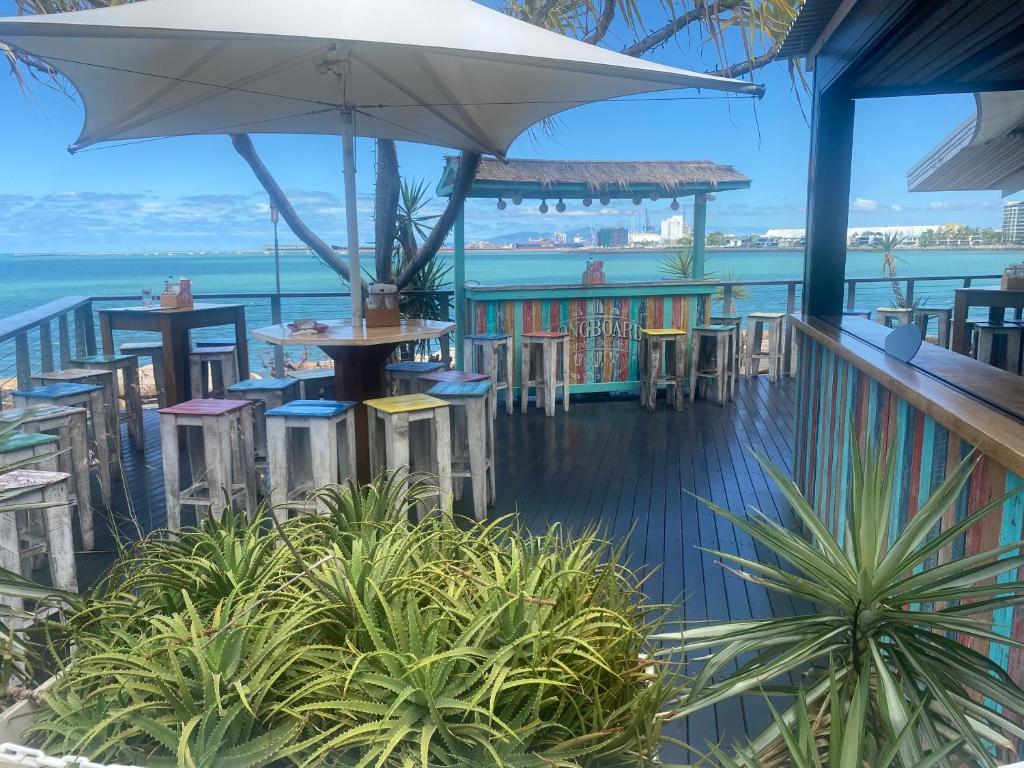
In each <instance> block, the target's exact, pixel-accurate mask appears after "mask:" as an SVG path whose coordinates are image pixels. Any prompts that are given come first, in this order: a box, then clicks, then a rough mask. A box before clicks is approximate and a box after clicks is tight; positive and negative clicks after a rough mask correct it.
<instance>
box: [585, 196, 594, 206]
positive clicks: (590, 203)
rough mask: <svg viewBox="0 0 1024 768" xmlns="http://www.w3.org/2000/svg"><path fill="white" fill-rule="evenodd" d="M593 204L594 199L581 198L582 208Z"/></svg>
mask: <svg viewBox="0 0 1024 768" xmlns="http://www.w3.org/2000/svg"><path fill="white" fill-rule="evenodd" d="M593 203H594V198H592V197H584V198H583V207H584V208H589V207H590V206H591V205H593Z"/></svg>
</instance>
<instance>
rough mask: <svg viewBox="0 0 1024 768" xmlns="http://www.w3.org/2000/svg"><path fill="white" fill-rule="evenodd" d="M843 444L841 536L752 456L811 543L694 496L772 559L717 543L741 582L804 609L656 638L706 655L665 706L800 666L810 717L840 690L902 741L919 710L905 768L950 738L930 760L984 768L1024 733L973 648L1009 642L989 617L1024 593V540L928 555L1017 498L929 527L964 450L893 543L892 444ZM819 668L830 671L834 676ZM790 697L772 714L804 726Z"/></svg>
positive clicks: (766, 685) (1018, 692) (779, 736)
mask: <svg viewBox="0 0 1024 768" xmlns="http://www.w3.org/2000/svg"><path fill="white" fill-rule="evenodd" d="M854 453H855V460H854V462H853V468H852V481H851V484H850V491H851V496H850V503H849V508H848V512H847V514H846V520H845V526H844V534H843V536H842V538H837V537H836V536H834V535H833V534H832V533H831V532H830V531H829V530H828V529H827V528H826V526H825V525H824V524H823V523H822V521H821V518H820V517H819V515H818V514H817V512H816V511H815V510H814V508H813V507H812V505H811V504H810V503H809V502H808V501H807V500H806V499H805V498H804V497H803V495H802V494H801V493H800V491H799V489H798V488H797V486H796V485H795V483H793V481H792V480H790V479H789V478H787V477H786V476H785V475H784V474H783V473H782V471H780V470H779V469H778V468H776V467H774V466H772V465H771V464H770V462H769V461H768V460H767V458H766V457H764V456H763V455H758V461H759V462H760V463H761V464H762V466H764V468H765V471H766V472H767V473H768V475H769V476H770V477H771V478H772V480H773V482H774V483H775V485H776V486H777V487H778V488H779V490H780V491H781V492H782V494H783V495H784V496H785V498H786V500H787V501H788V502H789V505H790V506H791V508H792V510H793V512H794V514H795V516H796V518H797V519H798V520H799V522H800V524H801V525H802V526H803V529H804V532H805V533H806V534H807V536H808V538H805V537H804V536H802V535H801V534H800V533H797V532H794V531H792V530H789V529H787V528H785V527H783V526H781V525H779V524H778V523H775V522H774V521H772V520H770V519H769V518H767V517H766V516H765V515H763V514H761V513H760V512H757V511H754V512H753V513H752V514H750V515H738V514H735V513H733V512H730V511H729V510H726V509H723V508H722V507H720V506H718V505H716V504H714V503H712V502H709V501H705V502H704V503H705V504H707V505H708V506H709V507H710V508H711V509H713V510H714V511H715V512H716V513H717V514H718V515H720V516H722V517H723V518H725V519H726V520H728V521H729V522H730V523H732V524H733V525H734V526H736V527H737V528H739V529H741V530H743V531H745V532H746V533H747V534H749V535H750V536H751V537H752V538H753V539H754V540H755V541H757V542H759V543H761V544H763V545H765V546H766V547H767V548H769V549H771V550H772V551H773V552H775V553H776V554H777V555H778V557H779V558H780V559H781V560H782V561H783V562H784V565H783V566H782V567H779V566H775V565H773V564H772V563H768V562H760V561H756V560H751V559H749V558H745V557H742V556H739V555H735V554H731V553H728V552H713V554H714V555H716V556H717V557H719V558H721V559H722V560H723V561H724V562H725V563H727V564H729V567H730V568H731V569H733V570H734V572H735V573H736V574H738V575H739V576H741V577H742V578H744V579H746V580H748V581H751V582H753V583H756V584H759V585H763V586H765V587H767V588H768V589H771V590H774V591H777V592H782V593H785V594H788V595H792V596H793V597H796V598H799V599H800V600H801V601H807V602H809V603H811V604H812V605H813V607H814V609H815V610H814V611H813V612H810V613H806V614H803V615H796V616H788V617H779V618H773V619H766V620H753V621H740V622H724V623H719V624H711V625H708V626H701V627H694V628H687V629H684V630H683V631H682V632H681V633H679V634H667V633H666V634H661V635H659V636H658V639H659V640H660V641H665V642H671V641H672V640H677V641H679V640H681V641H682V643H683V646H682V648H681V649H679V648H676V649H675V652H682V653H684V654H686V655H687V656H689V657H691V658H692V657H695V656H697V655H701V656H703V655H705V654H706V655H707V656H708V658H707V661H706V663H705V664H704V666H703V668H702V669H701V671H700V672H699V673H698V674H696V675H695V676H694V678H693V679H692V680H690V681H689V685H688V689H687V691H686V693H685V694H684V695H683V696H682V697H681V699H680V700H679V701H678V702H677V704H678V709H677V711H676V714H675V716H676V717H685V716H687V715H689V714H690V713H692V712H695V711H696V710H698V709H701V708H703V707H706V706H709V705H712V704H714V703H716V702H719V701H722V700H723V699H725V698H728V697H730V696H735V695H738V694H744V693H757V692H759V691H761V690H767V691H769V692H770V693H776V694H781V693H788V694H789V695H792V694H794V693H795V691H794V689H793V688H792V687H791V686H788V685H785V684H784V683H785V682H786V681H787V679H788V678H789V676H791V675H792V676H800V675H803V676H804V677H805V679H807V680H808V683H807V687H806V690H804V691H803V692H802V694H801V702H805V703H806V706H807V708H808V709H809V710H811V711H816V710H818V709H820V707H821V706H822V702H823V701H824V700H825V699H826V697H827V696H828V695H829V692H830V690H831V689H832V688H833V687H837V688H838V691H839V693H840V694H841V695H842V696H843V697H845V698H846V699H847V700H852V699H854V698H856V697H858V696H861V695H866V696H867V704H866V707H867V710H866V714H865V716H864V717H865V719H866V721H867V722H868V723H869V724H870V725H869V727H871V728H874V729H876V730H882V731H883V732H885V733H892V734H899V733H901V732H903V731H904V729H906V727H907V724H908V723H910V722H911V720H912V719H913V718H914V717H915V716H916V717H917V719H916V720H915V721H914V722H915V725H914V729H913V732H914V736H915V737H914V738H908V739H904V740H902V741H901V742H900V747H899V750H898V757H899V759H900V760H901V761H902V762H901V765H904V766H917V765H920V764H923V763H924V762H925V761H926V760H927V759H930V758H929V755H935V754H942V752H943V750H944V749H946V748H947V746H948V744H949V743H950V742H953V741H956V742H957V747H956V748H955V749H954V750H952V752H951V755H950V757H949V758H948V760H947V758H945V757H943V758H942V759H941V760H940V764H943V765H945V764H957V765H962V764H970V765H975V764H977V765H986V766H988V765H995V764H996V760H995V755H996V753H997V752H1004V753H1010V752H1012V751H1013V749H1014V746H1015V743H1016V741H1017V740H1018V739H1021V738H1024V730H1022V729H1021V727H1020V726H1019V725H1018V723H1020V722H1021V718H1022V716H1024V690H1022V689H1021V688H1020V687H1019V686H1018V685H1017V683H1016V682H1014V681H1013V680H1012V679H1011V678H1010V677H1009V675H1008V674H1007V673H1006V671H1005V670H1003V669H1002V668H1001V667H1000V666H999V665H998V664H997V663H996V662H995V661H993V660H992V659H990V658H989V657H988V656H986V655H983V654H981V653H979V652H977V651H976V650H974V649H973V648H971V647H970V645H969V643H970V642H972V641H985V642H993V643H1003V644H1006V645H1010V646H1015V647H1021V645H1022V644H1021V643H1020V642H1019V641H1018V640H1016V639H1013V638H1010V637H1009V636H1008V635H1009V631H1008V628H1004V629H1005V631H1006V634H1002V633H1001V632H999V631H997V629H996V628H994V627H993V625H992V619H991V615H992V612H993V611H995V610H999V609H1003V608H1010V607H1013V606H1015V605H1018V604H1020V603H1022V602H1024V582H1021V581H1020V579H1019V578H1018V576H1017V573H1018V569H1019V568H1020V567H1021V566H1022V565H1024V554H1022V547H1024V541H1015V542H1011V543H1007V544H1002V545H999V546H995V547H991V548H988V549H984V550H982V551H981V552H978V553H976V554H972V555H969V556H966V557H963V558H960V559H956V560H953V561H951V562H938V561H939V558H938V557H937V556H938V555H939V554H940V553H941V552H942V551H943V550H944V548H946V547H948V546H950V545H951V544H952V543H953V542H954V541H956V540H957V539H958V538H959V537H963V536H964V535H965V534H966V532H967V531H968V529H969V528H971V527H972V526H974V525H977V524H978V523H980V522H981V521H983V520H984V519H985V518H986V517H987V516H989V515H991V514H993V513H995V512H997V511H999V510H1001V509H1002V508H1003V504H1004V502H1005V501H1006V500H1007V499H1008V498H1009V496H1010V495H1012V493H1013V492H1011V494H1007V495H1006V496H1003V497H1001V498H997V499H995V500H994V501H992V502H990V503H988V504H986V505H984V506H983V507H981V508H980V509H978V510H977V511H975V512H974V513H973V514H971V515H969V516H967V517H966V518H964V519H962V520H960V521H959V522H956V523H954V524H952V525H949V526H948V527H947V528H946V529H945V530H943V531H941V532H938V531H937V527H938V525H939V523H940V522H941V520H942V518H943V515H944V514H945V512H946V511H947V510H948V509H949V508H950V506H951V505H953V504H954V503H955V501H956V500H957V498H958V497H959V496H960V494H961V492H962V491H963V489H964V487H965V485H966V483H967V482H968V480H969V478H970V475H971V473H972V471H973V470H974V468H975V467H976V465H977V463H978V457H977V456H975V455H970V456H968V457H967V458H965V459H963V461H961V462H960V463H959V464H958V465H957V466H956V467H955V468H954V469H953V470H952V471H951V472H950V473H949V475H948V476H947V478H946V479H945V480H944V481H943V482H942V483H941V484H940V485H939V486H938V487H937V488H936V489H935V490H934V492H933V493H932V495H931V496H930V497H929V498H928V499H927V500H926V501H925V502H924V503H923V504H921V505H920V507H919V508H918V509H917V511H916V512H915V513H914V515H913V517H912V518H911V519H910V521H909V522H908V523H907V525H906V526H905V527H904V529H903V530H902V531H900V532H899V533H898V534H897V535H896V536H895V537H894V539H893V540H892V541H891V542H890V541H888V538H889V532H890V528H891V526H890V522H891V516H892V515H893V514H894V510H895V505H894V495H893V494H894V485H893V477H894V472H893V464H894V462H895V461H896V455H897V452H896V451H895V450H889V451H886V452H885V453H882V454H879V455H878V457H877V458H876V459H874V460H869V459H867V458H866V457H865V455H864V454H863V453H862V452H861V451H860V449H859V447H857V446H855V450H854ZM885 456H887V457H888V458H887V459H886V458H884V457H885ZM1017 490H1021V489H1017ZM1014 492H1015V491H1014ZM664 652H665V653H669V652H671V651H669V650H666V651H664ZM829 662H832V663H833V664H835V668H834V673H833V674H832V675H831V676H830V675H829V672H828V666H827V665H828V664H829ZM736 666H738V669H737V670H736V671H733V669H735V667H736ZM865 678H867V680H868V683H867V686H866V691H867V693H866V694H863V691H865V684H864V682H863V681H864V679H865ZM801 702H798V703H797V704H794V705H792V706H790V707H789V708H788V709H787V710H786V711H785V712H784V713H783V718H784V721H785V722H786V723H792V722H794V721H795V720H799V719H800V716H801V711H800V707H801V706H802V704H801ZM784 739H785V733H784V729H783V728H782V727H781V726H780V723H779V720H778V719H776V721H775V722H774V723H772V724H771V725H770V726H769V727H768V728H767V729H766V730H765V731H764V733H762V734H761V735H760V736H759V737H758V738H756V739H754V741H753V742H752V744H751V749H752V750H753V753H754V754H759V753H761V752H762V750H768V749H771V748H772V747H773V746H775V747H777V746H778V744H779V742H780V740H784ZM958 740H962V742H960V741H958Z"/></svg>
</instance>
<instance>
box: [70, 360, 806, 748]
mask: <svg viewBox="0 0 1024 768" xmlns="http://www.w3.org/2000/svg"><path fill="white" fill-rule="evenodd" d="M793 391H794V386H793V383H792V381H789V380H787V381H784V382H781V383H778V384H769V383H768V382H767V381H765V380H757V379H756V380H753V381H750V382H747V381H743V382H741V383H740V385H739V387H738V390H737V400H736V402H735V403H734V404H731V405H729V406H726V407H720V406H717V405H715V404H713V403H710V402H706V401H705V402H701V401H698V402H696V403H694V404H693V406H690V407H687V408H685V409H684V410H683V411H681V412H676V411H673V410H669V409H668V408H666V407H665V405H664V404H663V403H659V408H658V410H656V411H655V412H654V413H647V412H646V411H643V410H641V409H640V408H639V407H638V404H637V401H636V400H621V399H620V400H602V401H599V402H581V403H573V406H572V410H571V411H570V413H568V414H564V413H562V412H561V411H559V412H558V414H557V416H556V417H555V418H553V419H548V418H546V417H544V416H543V414H542V413H540V412H538V411H536V410H531V411H530V413H529V414H528V415H526V416H522V415H520V414H519V413H518V412H517V413H516V414H515V415H514V416H512V417H507V416H505V415H504V414H501V415H499V418H498V421H497V432H496V436H497V449H496V452H497V456H496V461H497V466H498V472H497V487H498V499H499V501H498V505H497V508H496V509H495V512H494V513H495V514H498V515H505V514H512V513H518V514H519V515H520V518H521V520H522V522H523V523H524V524H525V525H527V526H528V527H529V528H530V529H532V530H542V529H543V528H544V527H545V526H548V525H550V524H553V523H560V524H562V525H564V526H567V527H568V528H570V529H579V528H582V527H585V526H588V525H594V524H596V525H598V526H600V527H601V529H602V530H603V531H604V532H605V534H606V535H607V536H608V537H610V538H611V539H612V540H614V541H617V542H618V541H625V542H626V548H627V552H628V556H629V560H630V564H631V565H632V566H633V567H634V568H637V569H641V570H643V571H644V572H645V573H646V574H647V576H648V578H647V581H646V583H645V590H646V592H647V594H648V595H649V597H650V598H651V599H652V600H654V601H657V602H659V603H671V604H673V605H675V606H676V607H675V608H674V609H673V611H672V617H673V618H674V619H685V620H686V621H703V620H708V619H713V620H722V619H743V618H750V617H758V618H765V617H769V616H772V615H776V616H778V615H787V614H790V613H792V612H793V610H794V605H793V604H792V603H791V602H790V601H789V600H788V599H785V598H781V597H779V596H778V595H773V594H770V593H768V592H767V591H766V590H764V589H762V588H759V587H757V586H756V585H753V584H749V583H746V582H745V581H742V580H740V579H738V578H736V577H734V576H731V575H729V574H728V573H727V572H726V571H725V570H724V569H723V568H722V567H721V566H720V565H718V564H717V563H716V562H715V559H714V557H713V556H711V555H709V554H706V553H704V552H702V551H701V550H700V549H698V547H704V548H709V549H719V550H723V551H728V552H740V553H742V554H743V555H744V556H748V557H753V558H757V559H771V558H772V556H771V555H770V553H767V552H764V551H761V550H760V549H759V548H758V547H756V546H755V545H754V543H753V541H752V540H751V539H750V538H749V537H748V536H746V535H745V534H743V533H742V532H741V531H737V530H736V529H734V528H733V526H731V525H729V524H727V523H726V522H724V521H723V520H721V519H720V518H718V517H717V516H715V515H714V514H713V513H712V512H711V511H710V510H708V509H707V507H705V506H704V505H702V504H700V503H698V502H697V501H696V500H695V499H694V498H693V496H691V495H690V494H691V493H693V494H696V495H697V496H700V497H705V498H710V499H712V500H713V501H715V502H716V503H718V504H721V505H722V506H725V507H727V508H729V509H731V510H733V511H737V512H741V511H743V510H745V509H748V508H749V507H756V508H758V509H760V510H761V511H762V512H764V513H765V514H767V515H769V516H771V517H773V518H775V519H778V520H783V521H786V522H788V513H787V510H786V506H785V504H784V502H783V501H782V499H781V497H780V495H779V494H778V493H777V492H776V491H775V490H774V489H773V488H772V487H771V485H770V483H769V482H768V480H767V478H766V477H765V475H764V473H763V472H762V470H761V468H760V466H759V465H758V464H757V462H756V461H755V459H754V457H753V456H752V454H751V452H750V448H751V447H753V448H756V449H758V450H760V451H763V452H764V453H765V454H767V456H768V457H769V458H770V459H771V460H772V461H773V462H775V463H776V464H778V465H779V466H781V467H783V468H784V469H785V470H786V471H787V472H788V471H790V470H791V463H792V440H793V437H792V436H793V434H794V428H793V414H794V404H793ZM124 443H125V446H126V448H125V454H124V475H123V478H122V482H121V483H120V484H119V485H118V486H116V490H115V493H116V496H117V503H116V504H115V512H114V521H115V522H116V523H117V525H116V526H113V525H111V524H109V523H107V524H105V523H104V521H101V520H97V521H96V522H97V547H98V549H97V551H96V552H93V553H83V554H82V555H80V558H79V579H80V582H81V583H82V585H83V586H85V585H88V584H91V583H93V582H94V581H95V580H96V579H97V578H98V577H99V576H100V575H101V574H102V573H103V571H104V569H105V568H106V567H107V566H108V565H109V563H110V560H111V558H112V556H113V551H114V549H115V543H114V542H115V539H114V536H113V531H114V530H115V529H116V530H117V532H118V535H120V536H121V537H123V538H124V539H132V538H135V537H136V536H137V535H138V533H139V532H140V531H146V530H151V529H154V528H159V527H161V526H162V525H163V524H164V520H165V517H164V499H163V479H162V470H161V460H160V443H159V429H158V421H157V418H156V413H155V412H154V411H147V412H146V450H145V452H144V453H143V452H141V451H133V450H131V449H130V448H128V447H127V446H128V442H127V440H125V441H124ZM94 494H98V489H96V490H95V491H94ZM96 498H98V495H97V496H96ZM767 717H768V715H767V711H766V709H765V707H764V706H763V705H762V704H761V703H760V702H759V701H757V700H753V699H751V700H747V701H742V702H741V701H732V702H725V703H723V704H721V705H720V706H718V707H716V709H715V711H714V712H712V711H708V712H706V713H701V714H698V715H695V716H693V717H690V718H689V719H688V721H687V722H685V723H679V724H674V725H673V727H672V728H671V729H670V733H671V734H672V735H674V736H675V737H677V738H679V739H682V740H685V741H687V742H688V743H691V744H694V745H695V746H700V747H703V746H705V745H706V744H708V743H715V742H720V743H724V744H726V745H728V744H732V743H733V742H735V741H736V740H739V739H742V738H743V736H744V734H747V733H749V734H753V733H756V732H757V731H758V730H759V729H760V727H762V726H763V725H764V723H765V722H766V721H767ZM667 753H668V754H666V755H665V758H666V760H667V761H671V762H682V761H683V760H684V759H685V758H684V756H683V755H682V754H681V753H680V752H679V751H677V750H676V749H674V748H670V749H668V750H667Z"/></svg>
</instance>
